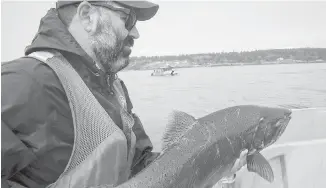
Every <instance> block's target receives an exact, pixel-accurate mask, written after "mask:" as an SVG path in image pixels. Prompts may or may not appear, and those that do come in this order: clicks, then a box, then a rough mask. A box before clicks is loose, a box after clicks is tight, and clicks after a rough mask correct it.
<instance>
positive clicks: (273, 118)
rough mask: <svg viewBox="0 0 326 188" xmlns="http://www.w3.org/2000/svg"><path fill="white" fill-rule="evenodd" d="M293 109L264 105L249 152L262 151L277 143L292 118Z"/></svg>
mask: <svg viewBox="0 0 326 188" xmlns="http://www.w3.org/2000/svg"><path fill="white" fill-rule="evenodd" d="M291 114H292V111H291V110H289V109H286V108H270V107H263V108H262V109H261V110H260V117H259V120H258V124H257V126H256V127H255V128H254V130H253V137H252V142H251V145H250V148H249V152H250V151H252V152H255V151H261V150H262V149H264V148H266V147H268V146H270V145H271V144H273V143H275V142H276V141H277V140H278V139H279V138H280V136H281V135H282V134H283V132H284V130H285V129H286V127H287V125H288V123H289V121H290V120H291Z"/></svg>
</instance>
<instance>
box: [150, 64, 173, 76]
mask: <svg viewBox="0 0 326 188" xmlns="http://www.w3.org/2000/svg"><path fill="white" fill-rule="evenodd" d="M178 74H179V73H178V72H176V71H175V70H174V69H173V67H171V66H167V67H161V68H157V69H154V71H153V72H152V73H151V76H175V75H178Z"/></svg>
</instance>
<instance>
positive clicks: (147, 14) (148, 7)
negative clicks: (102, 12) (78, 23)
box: [56, 0, 159, 21]
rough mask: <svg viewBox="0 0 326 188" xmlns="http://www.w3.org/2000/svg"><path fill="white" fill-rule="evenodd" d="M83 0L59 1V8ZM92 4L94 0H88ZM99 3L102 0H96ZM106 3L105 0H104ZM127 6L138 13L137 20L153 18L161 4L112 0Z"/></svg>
mask: <svg viewBox="0 0 326 188" xmlns="http://www.w3.org/2000/svg"><path fill="white" fill-rule="evenodd" d="M107 1H110V0H107ZM81 2H82V1H60V0H59V1H57V4H56V6H57V8H61V7H63V6H66V5H71V4H75V3H81ZM88 2H89V3H90V4H92V0H88ZM96 2H97V4H99V3H100V2H101V1H96ZM102 2H103V3H105V2H106V1H105V0H102ZM112 2H115V3H117V4H119V5H121V6H123V7H125V8H128V9H133V10H134V11H135V13H136V17H137V20H139V21H145V20H149V19H151V18H152V17H153V16H154V15H155V14H156V12H157V11H158V8H159V5H157V4H155V3H152V2H149V1H112Z"/></svg>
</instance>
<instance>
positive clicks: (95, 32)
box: [1, 1, 159, 188]
mask: <svg viewBox="0 0 326 188" xmlns="http://www.w3.org/2000/svg"><path fill="white" fill-rule="evenodd" d="M158 8H159V6H158V5H156V4H154V3H151V2H147V1H142V2H135V1H129V2H127V1H125V2H122V1H113V2H112V1H82V2H78V1H58V2H57V4H56V8H55V9H50V10H49V11H48V12H47V14H46V15H45V16H44V17H43V18H42V19H41V22H40V26H39V30H38V32H37V34H36V36H35V38H34V39H33V41H32V44H31V45H30V46H28V47H27V48H26V50H25V55H30V54H33V53H35V52H37V53H36V54H35V55H40V53H39V52H40V51H41V52H42V51H48V52H49V51H50V52H51V53H52V52H53V53H59V54H60V55H62V57H63V58H64V59H65V60H66V61H67V62H69V64H70V65H71V66H72V67H73V68H74V70H75V71H76V72H77V73H78V75H79V76H80V77H81V78H82V80H83V82H84V83H85V84H86V85H87V87H88V88H89V90H90V91H91V93H92V95H93V96H95V98H96V100H97V101H98V102H99V103H100V106H101V108H103V109H105V112H106V113H107V114H109V117H110V118H111V119H112V120H113V122H114V124H115V125H116V126H117V127H119V128H120V129H123V130H124V127H123V118H122V117H121V108H122V107H121V100H124V101H125V103H126V110H125V111H127V114H129V115H130V116H131V117H132V121H133V122H134V124H133V125H132V130H133V134H134V137H135V138H136V139H135V141H134V142H135V143H134V144H133V145H134V147H131V148H130V145H132V144H130V143H129V142H130V140H129V142H127V145H128V148H129V149H130V151H131V150H132V151H133V152H132V153H133V155H132V156H133V157H132V159H131V163H132V164H131V165H129V166H128V168H131V172H130V173H128V172H127V173H126V174H127V175H121V174H124V172H118V171H119V170H120V171H123V170H121V168H122V167H121V166H122V164H124V163H127V161H128V160H130V159H125V158H124V157H123V156H121V155H122V154H124V153H125V152H124V150H123V148H124V146H123V145H122V144H120V145H121V147H122V149H120V150H122V151H120V150H119V148H118V146H120V145H119V144H116V145H115V146H116V147H115V146H112V148H118V149H116V150H113V149H112V150H110V152H109V153H110V155H112V156H113V157H112V156H109V157H111V158H112V159H111V158H110V160H111V161H110V160H109V159H108V160H107V161H108V162H107V163H103V168H106V170H111V171H114V172H113V175H112V176H119V177H116V178H115V179H110V178H109V179H110V180H101V181H104V182H105V183H106V184H119V183H122V182H123V181H126V180H127V179H128V178H130V177H131V176H133V175H135V174H136V173H137V172H139V171H140V170H141V169H142V168H144V167H145V166H146V165H147V164H149V163H150V162H151V161H152V160H153V159H155V158H156V157H157V156H158V155H159V153H153V152H151V151H152V148H153V146H152V143H151V141H150V139H149V137H148V136H147V134H146V133H145V131H144V129H143V126H142V124H141V122H140V120H139V118H138V117H137V115H136V114H134V113H133V112H132V108H133V106H132V103H131V101H130V99H129V95H128V91H127V89H126V87H125V85H124V83H123V81H121V80H120V79H119V78H117V75H116V73H117V72H119V71H120V70H122V69H123V68H125V67H126V66H127V65H128V63H129V55H130V53H131V48H132V46H133V44H134V40H135V39H137V38H138V37H139V33H138V31H137V28H136V21H137V20H138V21H145V20H148V19H150V18H152V17H153V16H154V15H155V14H156V12H157V11H158ZM22 32H23V28H22ZM1 73H2V74H1V79H2V82H1V87H2V94H1V96H2V97H1V105H2V106H1V110H2V111H1V115H2V119H1V136H2V140H1V157H2V161H1V163H2V167H1V179H2V187H33V188H37V187H46V186H48V185H50V184H53V183H54V182H56V181H57V180H58V178H59V177H60V178H61V176H69V178H68V179H69V186H70V187H75V186H80V187H82V186H83V185H84V184H82V182H80V184H78V183H76V185H73V183H72V182H73V180H74V177H75V176H77V175H70V174H68V175H66V174H63V172H67V173H68V170H67V168H68V167H67V164H71V163H72V161H73V156H75V155H73V154H74V153H76V147H77V146H76V147H75V145H74V142H75V141H76V132H78V128H76V127H75V126H79V125H77V124H78V123H75V121H76V120H75V119H74V118H73V115H74V114H73V113H72V112H73V111H72V110H71V107H72V106H71V105H76V104H72V102H71V100H70V98H69V97H67V96H68V95H67V90H66V89H65V88H64V87H63V86H64V83H63V82H62V80H61V77H60V76H59V74H58V72H56V71H54V69H52V67H50V66H48V65H47V64H46V63H45V61H44V62H43V61H42V60H41V59H37V58H34V56H31V57H27V56H26V57H22V58H19V59H16V60H13V61H11V62H6V63H3V64H2V72H1ZM74 79H77V78H74ZM74 79H72V80H74ZM78 79H79V78H78ZM115 85H119V88H121V89H120V90H121V91H119V89H115ZM72 89H74V88H72ZM119 92H121V93H123V95H119V97H117V96H118V94H119ZM123 96H124V97H123ZM121 97H122V98H123V99H121ZM120 99H121V100H120ZM86 116H87V117H88V116H89V117H90V118H94V117H96V114H95V115H88V114H86ZM110 118H109V119H110ZM97 119H98V117H97ZM108 125H109V123H108ZM113 128H114V127H113ZM76 129H77V130H76ZM123 132H124V133H126V134H127V132H128V131H123ZM85 134H90V135H91V134H92V133H89V132H87V133H85ZM126 137H127V136H126ZM95 138H97V137H96V136H95ZM131 140H132V139H131ZM77 141H78V140H77ZM131 142H132V141H131ZM112 143H113V142H112ZM128 143H129V144H128ZM86 144H87V143H85V145H86ZM123 144H124V143H123ZM113 145H114V144H113ZM85 147H86V146H85ZM85 147H84V148H85ZM95 148H96V147H93V148H92V149H95ZM81 151H82V150H81ZM119 152H120V153H119ZM128 152H129V151H128ZM93 153H94V152H93ZM90 155H91V154H89V156H90ZM114 156H117V157H114ZM119 156H120V157H119ZM90 158H91V157H90ZM94 160H96V159H90V160H89V161H90V163H92V164H89V165H88V166H91V167H92V168H95V167H94V166H95V165H94V164H93V162H94ZM85 161H86V162H87V160H86V159H85V160H84V163H85ZM79 162H80V161H79ZM80 163H82V162H80ZM109 163H110V164H111V163H112V165H111V166H110V164H109ZM118 164H121V165H120V166H119V165H118ZM105 165H107V166H106V167H105ZM76 166H78V165H76ZM79 166H80V165H79ZM117 166H118V167H117ZM74 168H76V167H74ZM108 168H109V169H108ZM111 168H112V169H111ZM126 168H127V167H126ZM126 168H123V169H124V170H125V171H128V170H127V169H126ZM70 171H72V170H70ZM70 171H69V173H71V174H72V172H70ZM79 171H81V170H79ZM85 171H91V169H87V170H85ZM92 172H96V173H99V174H103V173H100V172H101V169H95V170H93V171H92ZM80 173H82V172H80ZM77 174H78V173H77ZM78 175H80V176H84V177H82V179H87V178H88V180H89V181H91V179H92V175H89V177H87V175H85V174H83V173H82V174H78ZM104 175H105V176H108V175H107V174H104ZM120 176H124V178H121V177H120ZM96 178H98V176H96ZM96 178H93V179H94V185H93V186H95V185H98V184H101V183H103V182H101V181H100V180H97V179H96ZM61 179H64V178H61ZM66 179H67V178H66ZM58 181H59V180H58ZM76 181H80V179H76ZM96 181H98V182H96ZM64 183H65V182H64ZM86 185H90V184H87V183H85V186H86Z"/></svg>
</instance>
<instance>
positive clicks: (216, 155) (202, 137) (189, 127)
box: [117, 105, 292, 188]
mask: <svg viewBox="0 0 326 188" xmlns="http://www.w3.org/2000/svg"><path fill="white" fill-rule="evenodd" d="M291 114H292V111H291V110H289V109H286V108H278V107H275V108H273V107H266V106H256V105H239V106H233V107H229V108H225V109H222V110H219V111H216V112H213V113H211V114H208V115H206V116H204V117H201V118H198V119H196V118H195V117H193V116H191V115H189V114H187V113H185V112H182V111H177V110H175V111H173V113H172V114H171V116H170V118H169V121H168V124H167V126H166V130H165V132H164V134H163V138H162V152H161V154H160V156H158V157H157V158H156V159H155V160H154V161H153V162H152V163H150V164H149V165H148V166H147V167H146V168H145V169H143V170H142V171H140V172H139V173H138V174H136V175H135V176H134V177H132V178H130V179H129V180H128V181H127V182H124V183H122V184H120V185H118V186H117V187H118V188H195V187H196V188H204V187H209V186H210V185H214V184H215V183H217V182H218V181H221V180H222V179H223V178H226V177H229V176H231V175H233V174H232V172H231V169H232V167H233V166H234V164H235V162H236V160H237V159H239V156H240V154H241V152H243V151H245V150H247V151H248V153H247V156H246V163H247V169H248V171H250V172H255V173H257V174H258V175H259V176H260V177H262V178H264V179H265V180H266V181H268V182H273V180H274V174H273V170H272V168H271V166H270V164H269V163H268V161H267V160H266V159H265V158H264V156H263V155H262V154H260V151H262V150H263V149H264V148H266V147H268V146H270V145H271V144H273V143H274V142H275V141H277V140H278V139H279V138H280V136H281V135H282V134H283V132H284V131H285V129H286V127H287V125H288V123H289V121H290V119H291Z"/></svg>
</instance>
